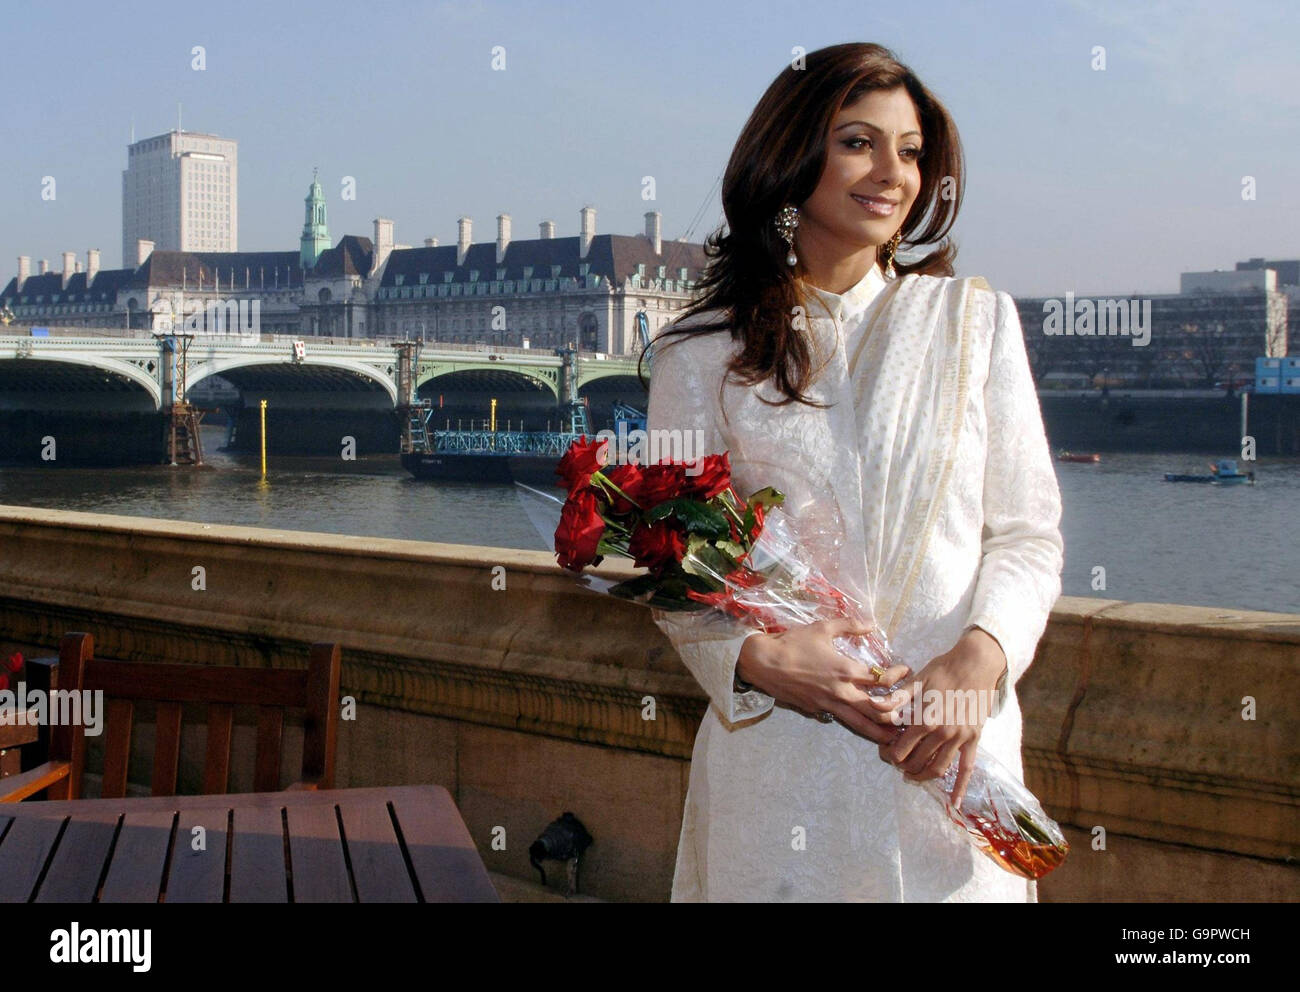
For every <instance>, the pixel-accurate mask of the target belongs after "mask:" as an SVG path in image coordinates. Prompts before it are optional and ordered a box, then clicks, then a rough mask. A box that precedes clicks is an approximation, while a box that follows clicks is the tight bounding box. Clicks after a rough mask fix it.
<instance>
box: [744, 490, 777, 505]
mask: <svg viewBox="0 0 1300 992" xmlns="http://www.w3.org/2000/svg"><path fill="white" fill-rule="evenodd" d="M745 502H747V503H748V504H749V505H750V506H754V505H755V504H757V505H759V506H762V507H764V508H767V507H769V506H780V505H781V504H782V503H784V502H785V493H783V492H781V490H779V489H776V488H774V487H773V486H764V487H763V488H762V489H760V490H759V491H758V492H756V493H751V494H750V496H749V499H747V500H746V501H745Z"/></svg>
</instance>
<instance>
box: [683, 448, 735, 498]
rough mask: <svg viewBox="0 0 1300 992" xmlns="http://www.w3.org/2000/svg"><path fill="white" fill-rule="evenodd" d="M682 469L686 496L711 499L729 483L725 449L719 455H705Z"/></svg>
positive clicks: (728, 463) (729, 462)
mask: <svg viewBox="0 0 1300 992" xmlns="http://www.w3.org/2000/svg"><path fill="white" fill-rule="evenodd" d="M683 471H684V474H685V478H686V495H687V496H697V497H699V498H700V499H712V498H713V497H714V496H716V495H718V493H720V492H722V491H723V490H724V489H726V488H727V487H728V486H729V485H731V460H730V459H729V458H728V457H727V452H725V451H724V452H723V453H722V454H720V455H705V456H704V457H703V458H702V459H699V460H698V461H695V462H693V463H691V464H690V465H689V466H687V467H686V468H685V469H683Z"/></svg>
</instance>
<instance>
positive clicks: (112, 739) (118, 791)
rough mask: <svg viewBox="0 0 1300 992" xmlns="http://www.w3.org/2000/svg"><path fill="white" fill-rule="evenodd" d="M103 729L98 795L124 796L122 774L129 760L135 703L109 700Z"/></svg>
mask: <svg viewBox="0 0 1300 992" xmlns="http://www.w3.org/2000/svg"><path fill="white" fill-rule="evenodd" d="M105 709H106V710H107V711H108V720H107V727H106V729H105V731H104V783H103V786H102V787H101V789H100V795H101V796H102V797H103V798H105V799H120V798H121V797H122V796H125V795H126V774H127V769H128V767H129V765H130V762H131V719H132V715H133V713H134V710H135V704H134V703H132V702H131V701H130V700H129V699H110V700H108V702H107V705H106V706H105Z"/></svg>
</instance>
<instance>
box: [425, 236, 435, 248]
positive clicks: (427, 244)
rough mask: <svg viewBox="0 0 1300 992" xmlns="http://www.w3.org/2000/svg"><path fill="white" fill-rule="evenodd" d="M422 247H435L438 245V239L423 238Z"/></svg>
mask: <svg viewBox="0 0 1300 992" xmlns="http://www.w3.org/2000/svg"><path fill="white" fill-rule="evenodd" d="M424 247H426V248H437V247H438V239H437V238H425V239H424Z"/></svg>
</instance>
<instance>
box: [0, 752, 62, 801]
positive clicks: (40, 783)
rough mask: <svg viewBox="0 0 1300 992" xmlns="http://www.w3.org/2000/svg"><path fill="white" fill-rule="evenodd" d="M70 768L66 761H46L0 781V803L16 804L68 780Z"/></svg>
mask: <svg viewBox="0 0 1300 992" xmlns="http://www.w3.org/2000/svg"><path fill="white" fill-rule="evenodd" d="M71 771H72V766H71V765H70V764H69V763H68V762H66V761H47V762H45V764H43V765H37V766H36V767H35V768H32V769H29V770H28V771H25V772H20V773H19V774H17V775H10V776H9V777H8V778H6V779H0V803H18V802H22V801H23V800H24V799H27V798H28V797H30V796H34V795H36V793H38V792H41V791H43V790H45V789H52V788H54V787H56V786H57V785H58V784H59V783H61V782H66V781H67V780H68V775H69V774H70V773H71Z"/></svg>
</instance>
